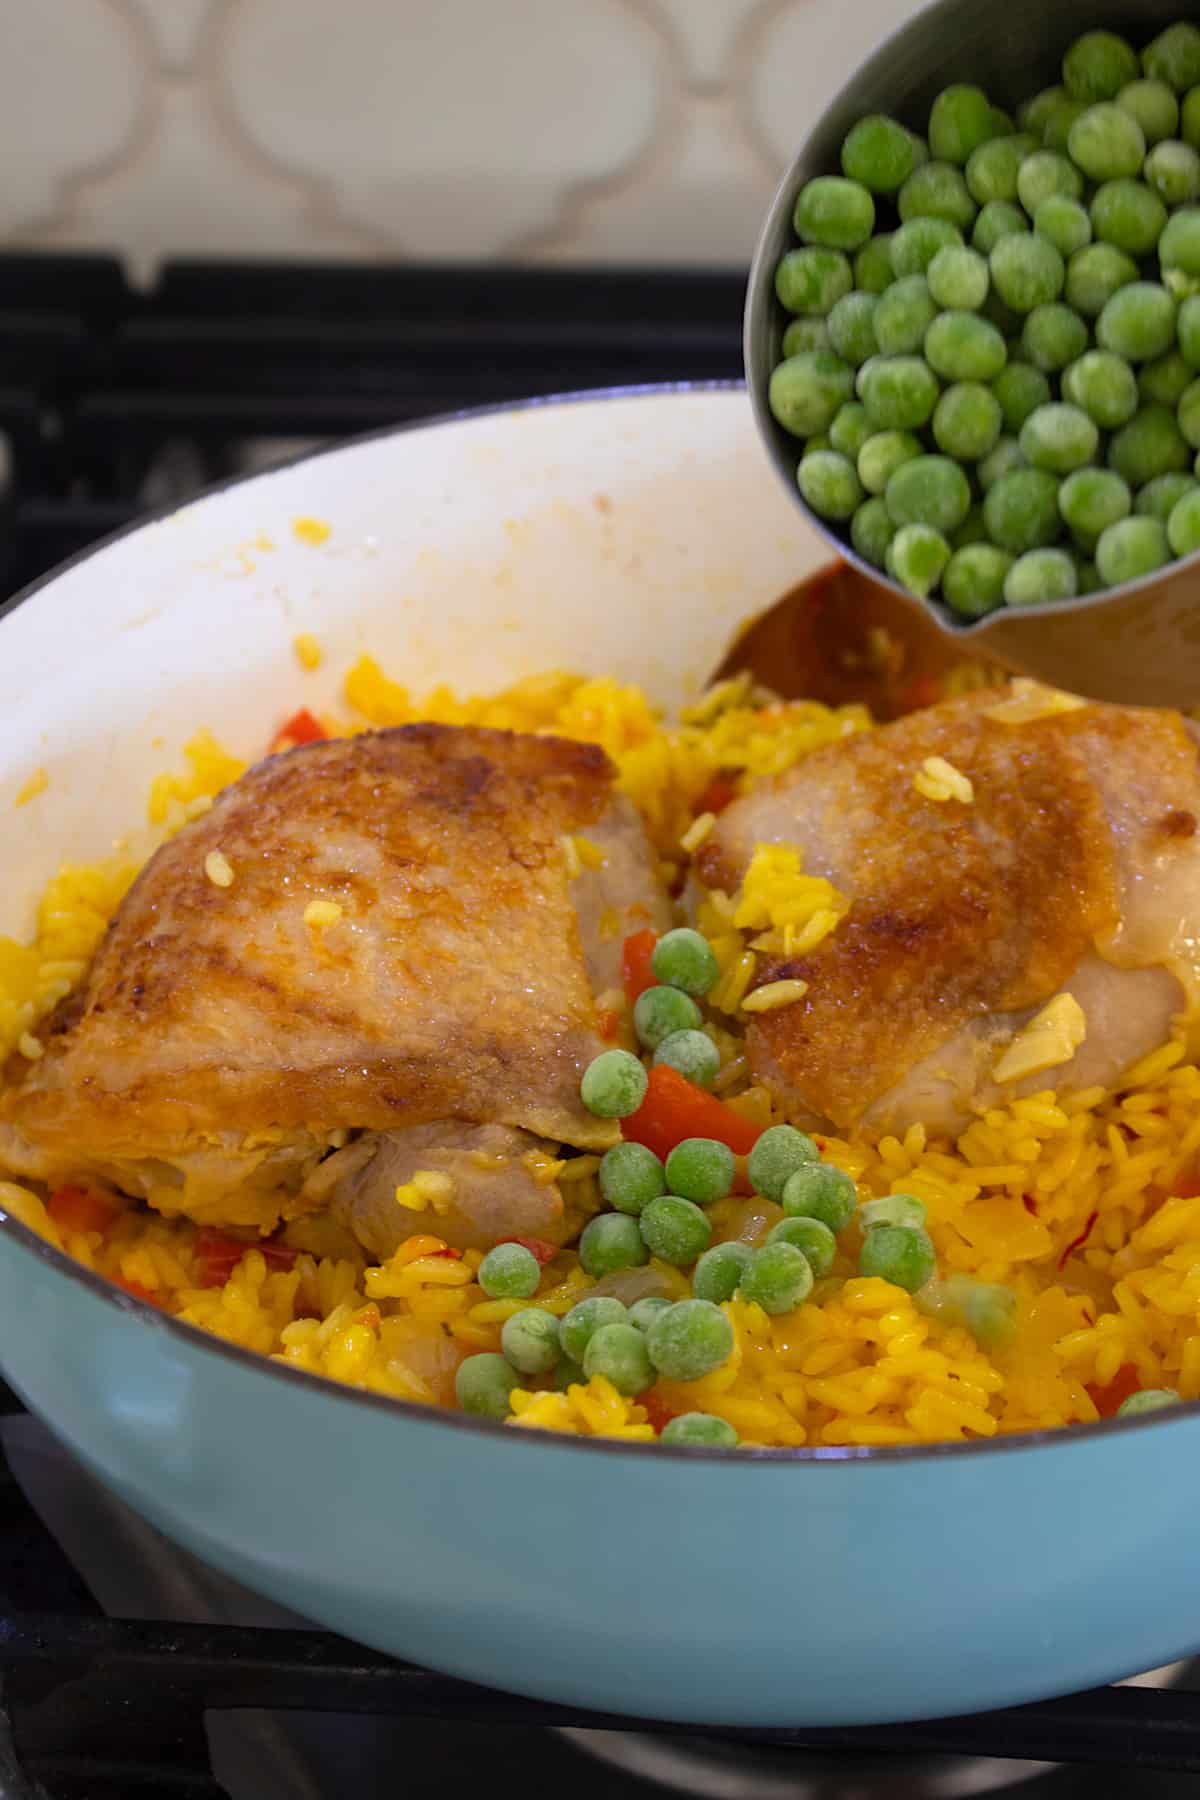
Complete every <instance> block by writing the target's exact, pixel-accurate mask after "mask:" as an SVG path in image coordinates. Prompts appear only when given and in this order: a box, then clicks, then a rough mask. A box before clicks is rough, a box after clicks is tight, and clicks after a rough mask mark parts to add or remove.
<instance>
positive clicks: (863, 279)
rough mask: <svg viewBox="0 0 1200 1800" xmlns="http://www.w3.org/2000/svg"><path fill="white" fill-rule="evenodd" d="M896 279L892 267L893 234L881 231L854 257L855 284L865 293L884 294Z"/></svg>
mask: <svg viewBox="0 0 1200 1800" xmlns="http://www.w3.org/2000/svg"><path fill="white" fill-rule="evenodd" d="M895 279H896V271H895V270H894V269H893V267H892V234H891V232H890V231H885V232H881V233H880V234H879V236H878V237H873V238H872V239H871V241H870V243H869V244H864V245H863V247H862V249H861V250H860V251H859V253H858V255H857V256H856V257H855V258H854V285H855V287H856V288H858V289H859V291H860V292H861V293H864V294H882V293H883V292H884V290H885V288H889V287H891V285H892V283H893V281H895Z"/></svg>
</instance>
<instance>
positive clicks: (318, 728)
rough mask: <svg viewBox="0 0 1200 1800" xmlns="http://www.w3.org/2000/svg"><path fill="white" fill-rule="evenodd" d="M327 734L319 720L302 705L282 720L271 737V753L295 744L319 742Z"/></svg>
mask: <svg viewBox="0 0 1200 1800" xmlns="http://www.w3.org/2000/svg"><path fill="white" fill-rule="evenodd" d="M328 735H329V734H328V732H327V731H326V730H325V727H324V726H323V725H322V724H321V721H320V720H319V719H315V718H314V717H313V715H312V714H311V713H310V712H309V710H308V708H307V706H302V707H301V708H300V710H299V712H294V713H293V714H292V716H291V718H290V719H285V720H284V722H283V724H282V725H281V726H280V727H279V730H278V731H277V732H276V733H275V736H274V737H273V738H272V739H271V754H272V756H274V755H275V753H276V751H278V750H286V749H287V748H289V746H294V745H296V744H320V743H323V742H324V741H325V739H326V737H327V736H328Z"/></svg>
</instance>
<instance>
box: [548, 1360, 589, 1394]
mask: <svg viewBox="0 0 1200 1800" xmlns="http://www.w3.org/2000/svg"><path fill="white" fill-rule="evenodd" d="M550 1379H551V1381H552V1382H553V1383H554V1388H555V1391H556V1392H557V1393H560V1394H563V1393H565V1392H566V1390H567V1389H568V1388H569V1387H581V1386H582V1385H583V1383H584V1381H585V1380H586V1379H587V1377H586V1376H585V1375H584V1372H583V1364H582V1363H577V1362H576V1361H575V1360H574V1358H573V1357H570V1356H560V1357H559V1359H558V1361H557V1362H556V1363H555V1365H554V1369H553V1372H552V1374H551V1377H550Z"/></svg>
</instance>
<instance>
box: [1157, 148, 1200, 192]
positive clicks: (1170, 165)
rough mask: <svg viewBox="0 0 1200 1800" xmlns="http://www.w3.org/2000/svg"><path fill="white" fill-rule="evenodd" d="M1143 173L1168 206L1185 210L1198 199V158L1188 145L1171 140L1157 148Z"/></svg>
mask: <svg viewBox="0 0 1200 1800" xmlns="http://www.w3.org/2000/svg"><path fill="white" fill-rule="evenodd" d="M1143 173H1144V175H1145V177H1146V180H1147V181H1148V182H1149V184H1150V186H1151V187H1152V188H1153V189H1154V191H1155V193H1156V194H1158V195H1159V196H1160V197H1161V198H1162V199H1163V200H1165V201H1166V203H1167V205H1168V206H1186V205H1187V203H1188V202H1189V201H1190V200H1195V199H1196V197H1197V195H1200V156H1198V155H1197V154H1196V152H1195V151H1194V150H1193V149H1192V147H1191V145H1190V144H1180V143H1176V142H1175V141H1174V140H1168V141H1167V142H1165V143H1162V144H1156V145H1155V146H1154V149H1153V150H1152V151H1151V152H1150V154H1149V156H1148V157H1147V158H1146V166H1145V169H1144V171H1143Z"/></svg>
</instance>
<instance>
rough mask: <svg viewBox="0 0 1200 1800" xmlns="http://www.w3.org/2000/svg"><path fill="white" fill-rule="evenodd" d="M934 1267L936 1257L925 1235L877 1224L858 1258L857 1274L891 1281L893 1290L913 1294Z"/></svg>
mask: <svg viewBox="0 0 1200 1800" xmlns="http://www.w3.org/2000/svg"><path fill="white" fill-rule="evenodd" d="M936 1268H937V1256H936V1253H935V1251H934V1248H933V1245H932V1243H931V1242H930V1240H929V1237H928V1235H927V1234H926V1233H925V1232H924V1231H913V1230H912V1229H911V1228H910V1227H908V1226H906V1225H877V1226H876V1228H875V1230H874V1231H868V1233H867V1235H866V1237H865V1238H864V1239H863V1247H862V1250H861V1252H860V1254H859V1258H858V1270H859V1274H860V1275H868V1276H872V1275H873V1276H875V1277H876V1279H877V1280H880V1281H890V1282H891V1283H892V1285H893V1286H894V1287H900V1288H905V1289H907V1291H908V1292H909V1293H910V1294H915V1293H916V1291H917V1289H918V1288H922V1287H924V1286H925V1283H926V1282H927V1281H928V1280H929V1278H930V1276H931V1275H932V1274H933V1272H934V1270H935V1269H936Z"/></svg>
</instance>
